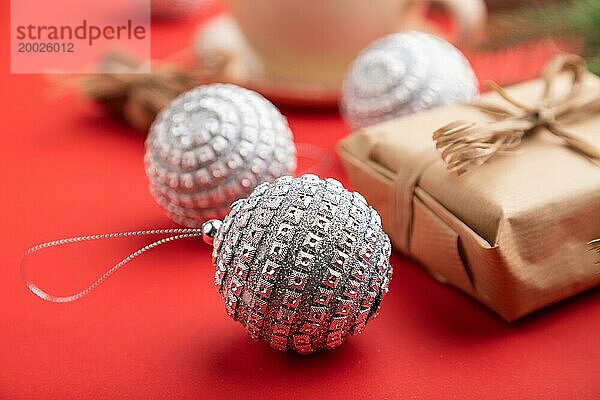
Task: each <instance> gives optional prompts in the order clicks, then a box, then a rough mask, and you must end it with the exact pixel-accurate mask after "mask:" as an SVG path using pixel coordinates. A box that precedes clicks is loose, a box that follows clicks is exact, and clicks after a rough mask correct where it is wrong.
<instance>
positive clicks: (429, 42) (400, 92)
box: [340, 32, 478, 129]
mask: <svg viewBox="0 0 600 400" xmlns="http://www.w3.org/2000/svg"><path fill="white" fill-rule="evenodd" d="M477 93H478V84H477V78H476V76H475V74H474V72H473V70H472V68H471V66H470V64H469V62H468V61H467V59H466V58H465V57H464V55H463V54H462V53H461V52H460V51H459V50H458V49H456V48H455V47H454V46H453V45H451V44H450V43H448V42H446V41H445V40H443V39H440V38H438V37H436V36H433V35H430V34H427V33H422V32H405V33H395V34H392V35H389V36H386V37H384V38H382V39H379V40H376V41H375V42H373V43H372V44H371V45H370V46H368V47H367V48H366V49H365V50H363V51H362V52H361V53H360V54H359V55H358V57H357V58H356V59H355V60H354V61H353V63H352V64H351V65H350V67H349V70H348V72H347V74H346V77H345V79H344V84H343V90H342V99H341V104H340V108H341V111H342V115H343V116H344V119H345V120H346V122H347V123H348V124H349V125H350V126H351V128H352V129H358V128H362V127H365V126H369V125H374V124H376V123H379V122H383V121H386V120H389V119H392V118H397V117H400V116H403V115H407V114H412V113H416V112H419V111H423V110H427V109H429V108H432V107H436V106H441V105H446V104H452V103H456V102H469V101H471V100H473V98H474V97H475V96H476V95H477Z"/></svg>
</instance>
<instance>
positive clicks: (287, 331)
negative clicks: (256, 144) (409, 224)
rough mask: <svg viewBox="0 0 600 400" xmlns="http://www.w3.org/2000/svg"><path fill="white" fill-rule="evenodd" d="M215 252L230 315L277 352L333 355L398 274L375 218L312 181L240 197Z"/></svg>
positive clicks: (339, 191) (268, 186)
mask: <svg viewBox="0 0 600 400" xmlns="http://www.w3.org/2000/svg"><path fill="white" fill-rule="evenodd" d="M212 223H213V222H209V223H208V224H212ZM208 231H212V229H207V230H206V231H205V232H208ZM213 246H214V247H213V262H214V263H215V265H216V275H215V285H216V287H217V289H218V290H219V292H220V294H221V295H222V296H223V299H224V300H225V307H226V310H227V313H228V314H229V315H230V316H231V317H233V319H235V320H237V321H239V322H240V323H242V325H244V326H245V328H246V330H247V331H248V332H249V333H250V336H251V337H252V338H254V339H257V340H264V341H267V342H269V343H270V345H271V347H273V348H275V349H277V350H295V351H297V352H298V353H302V354H307V353H311V352H313V351H315V350H318V349H322V348H326V349H333V348H335V347H337V346H339V345H340V344H341V343H342V342H343V341H344V340H345V339H346V337H348V335H353V334H357V333H360V332H361V331H362V329H363V328H364V326H365V324H366V323H367V322H368V321H369V319H371V318H373V317H374V316H376V315H377V311H378V309H379V305H380V303H381V300H382V298H383V296H384V295H385V294H386V293H387V291H388V283H389V281H390V279H391V276H392V267H391V266H390V263H389V257H390V252H391V246H390V241H389V239H388V237H387V235H386V234H385V233H384V232H383V230H382V228H381V221H380V218H379V215H378V214H377V212H376V211H375V210H374V209H373V208H371V207H369V205H368V204H367V203H366V201H365V199H364V198H363V197H362V196H361V195H360V194H358V193H352V192H349V191H347V190H346V189H344V187H343V186H342V185H341V184H340V183H339V182H338V181H336V180H334V179H326V180H321V179H319V178H318V177H316V176H314V175H303V176H302V177H300V178H292V177H289V176H286V177H282V178H279V179H277V180H275V182H273V183H265V184H262V185H260V186H258V187H257V188H256V189H255V190H254V191H253V192H252V194H251V195H250V196H249V197H248V198H246V199H242V200H238V201H236V202H235V203H234V204H233V206H232V210H231V212H230V213H229V215H227V217H226V218H225V220H224V221H223V225H222V226H221V227H220V228H219V229H218V232H217V234H216V238H215V240H214V243H213Z"/></svg>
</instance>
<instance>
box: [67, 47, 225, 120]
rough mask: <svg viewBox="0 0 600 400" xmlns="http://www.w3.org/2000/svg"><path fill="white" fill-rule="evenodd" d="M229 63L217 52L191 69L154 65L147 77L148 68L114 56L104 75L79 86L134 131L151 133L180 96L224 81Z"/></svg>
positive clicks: (107, 62) (106, 60)
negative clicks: (158, 117)
mask: <svg viewBox="0 0 600 400" xmlns="http://www.w3.org/2000/svg"><path fill="white" fill-rule="evenodd" d="M229 61H230V57H228V55H226V54H223V53H219V54H217V53H216V52H215V54H210V55H206V56H205V57H203V59H202V60H201V62H200V63H198V64H196V65H195V66H194V67H192V68H189V69H182V68H179V67H177V66H175V65H174V64H171V63H152V65H151V67H152V70H151V72H150V73H144V72H143V71H144V70H146V69H147V68H146V67H147V64H142V63H140V62H139V61H137V60H133V59H131V58H129V57H127V56H126V55H124V54H122V53H110V54H108V55H107V56H106V57H105V58H104V60H103V62H102V65H101V68H100V70H101V72H102V73H100V74H94V75H92V76H90V77H87V78H84V79H82V80H79V81H78V85H79V86H80V87H81V89H82V90H83V91H84V92H85V93H86V94H87V95H88V96H89V97H90V98H91V99H92V100H94V101H96V102H98V103H100V104H101V105H102V106H104V107H105V108H106V109H108V110H109V111H110V112H111V113H112V114H115V115H117V116H119V117H121V118H123V119H125V121H127V122H128V123H129V124H130V125H132V126H133V127H134V128H137V129H140V130H142V131H147V130H148V128H149V127H150V124H151V123H152V121H153V120H154V117H155V116H156V114H157V113H158V112H159V111H160V110H161V109H162V108H164V107H165V106H166V105H167V104H169V103H170V102H171V100H173V99H174V98H175V97H177V96H178V95H179V94H181V93H183V92H185V91H187V90H190V89H192V88H193V87H195V86H197V85H199V84H202V83H209V82H215V81H218V80H220V79H221V78H222V76H223V74H224V73H226V70H227V67H228V64H229Z"/></svg>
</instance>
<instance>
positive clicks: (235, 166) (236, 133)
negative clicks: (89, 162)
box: [145, 84, 296, 227]
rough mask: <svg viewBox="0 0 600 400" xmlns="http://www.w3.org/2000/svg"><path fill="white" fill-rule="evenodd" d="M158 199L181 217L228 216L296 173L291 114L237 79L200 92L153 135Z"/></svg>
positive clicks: (168, 111) (150, 152) (149, 156)
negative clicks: (261, 187)
mask: <svg viewBox="0 0 600 400" xmlns="http://www.w3.org/2000/svg"><path fill="white" fill-rule="evenodd" d="M145 164H146V173H147V175H148V178H149V180H150V189H151V192H152V194H153V196H154V198H155V199H156V201H157V202H158V203H159V204H160V205H161V206H162V207H163V208H164V209H165V210H166V212H167V214H168V215H169V216H170V217H171V218H172V219H173V220H174V221H176V222H178V223H180V224H183V225H186V226H191V227H196V226H200V225H201V224H202V223H203V222H205V221H206V220H208V219H211V218H222V217H223V216H225V214H227V212H228V211H229V207H230V205H231V203H232V202H233V201H235V200H237V199H239V198H242V197H245V196H247V195H248V194H249V193H250V192H251V191H252V190H253V189H254V188H255V187H256V186H257V185H258V184H260V183H262V182H270V181H273V180H274V179H275V178H277V177H279V176H283V175H289V174H291V173H292V172H293V171H294V169H295V167H296V148H295V145H294V142H293V137H292V132H291V131H290V129H289V127H288V125H287V121H286V119H285V117H283V116H282V115H281V113H280V112H279V110H277V108H276V107H275V106H274V105H273V104H271V103H270V102H269V101H268V100H266V99H265V98H264V97H262V96H261V95H259V94H258V93H255V92H253V91H251V90H248V89H244V88H241V87H238V86H235V85H230V84H211V85H204V86H199V87H197V88H195V89H192V90H190V91H188V92H186V93H184V94H182V95H181V96H179V97H177V98H176V99H175V100H173V101H172V102H171V104H169V106H167V107H166V108H165V109H163V110H162V111H161V112H160V113H159V114H158V116H157V117H156V120H155V121H154V122H153V124H152V126H151V128H150V132H149V134H148V138H147V139H146V156H145Z"/></svg>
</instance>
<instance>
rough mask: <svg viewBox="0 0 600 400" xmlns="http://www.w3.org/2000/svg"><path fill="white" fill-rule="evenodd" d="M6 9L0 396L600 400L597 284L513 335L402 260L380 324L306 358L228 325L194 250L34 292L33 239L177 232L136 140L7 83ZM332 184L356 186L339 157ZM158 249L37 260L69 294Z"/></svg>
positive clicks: (328, 139)
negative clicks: (23, 272)
mask: <svg viewBox="0 0 600 400" xmlns="http://www.w3.org/2000/svg"><path fill="white" fill-rule="evenodd" d="M1 1H2V3H1V4H2V18H1V20H0V26H1V27H2V28H1V29H2V37H1V40H0V44H1V46H2V47H1V48H0V53H1V54H2V56H1V60H2V62H1V65H0V68H1V70H0V90H1V93H2V98H1V100H0V102H1V103H0V104H2V108H1V111H0V112H1V114H0V115H1V117H2V118H1V120H0V126H1V135H0V146H1V157H0V174H1V175H0V187H1V188H2V189H1V201H2V216H1V217H0V221H2V223H1V227H2V228H1V230H0V246H1V252H0V253H1V257H2V258H1V259H0V273H1V276H0V399H11V400H13V399H14V400H17V399H113V398H119V399H196V398H228V399H231V398H235V399H240V400H241V399H253V398H273V399H276V398H289V399H313V398H328V399H346V398H390V399H394V398H405V399H412V398H418V399H439V398H457V399H480V398H487V399H524V398H546V399H558V398H560V399H567V398H568V399H594V398H600V380H599V376H600V347H599V346H598V343H599V342H598V340H599V339H598V332H599V331H600V292H599V291H598V290H593V291H590V292H588V293H585V294H583V295H580V296H577V297H576V298H574V299H571V300H568V301H566V302H563V303H561V304H559V305H556V306H553V307H550V308H548V309H546V310H544V311H542V312H538V313H536V314H534V315H531V316H529V317H527V318H524V319H522V320H521V321H518V322H516V323H513V324H508V323H505V322H503V321H502V320H500V319H499V318H498V317H496V316H495V315H494V314H493V313H491V312H489V311H488V310H486V309H485V308H483V307H482V306H480V305H479V304H478V303H476V302H474V301H472V300H470V299H469V298H467V297H466V296H464V295H462V294H461V293H460V292H458V291H456V290H454V289H452V288H450V287H447V286H443V285H441V284H439V283H437V282H435V281H434V280H433V279H431V278H430V277H429V276H428V275H426V274H425V273H424V272H422V271H421V270H420V269H419V268H418V266H417V265H415V264H414V263H413V262H411V261H408V260H406V259H404V258H402V257H401V256H399V255H397V254H395V255H394V256H393V258H392V263H393V265H394V266H395V274H394V279H393V281H392V284H391V292H390V294H389V296H388V297H387V298H386V300H385V302H384V303H383V308H382V312H381V314H380V317H379V318H378V319H376V320H374V321H372V322H371V323H370V324H369V327H368V328H367V329H366V331H365V334H363V335H362V336H359V337H356V338H350V339H349V340H348V341H347V342H346V343H345V344H344V345H343V346H342V347H340V348H339V349H338V350H336V351H332V352H322V353H318V354H315V355H312V356H308V357H300V356H296V355H293V354H285V353H279V352H276V351H273V350H271V349H270V348H269V347H268V346H267V345H265V344H262V343H256V342H253V341H251V340H250V339H249V338H248V337H247V336H246V334H245V332H244V331H243V330H242V329H241V327H240V326H239V325H238V324H237V323H235V322H233V321H231V320H230V319H229V318H228V317H227V316H226V314H225V311H224V307H223V304H222V301H221V299H220V298H219V295H218V294H217V293H216V291H215V290H214V287H213V284H212V277H213V267H212V265H211V264H210V260H209V249H208V248H207V246H205V245H203V244H202V243H198V241H193V240H190V241H187V242H181V243H175V244H171V245H168V246H165V247H163V248H160V249H157V250H154V251H152V252H151V253H150V254H146V255H144V256H143V257H141V258H140V259H138V260H136V261H135V263H133V264H131V265H130V266H128V267H127V268H126V269H124V270H123V271H121V272H119V273H118V274H117V275H115V276H114V277H113V278H112V279H110V280H109V281H108V282H106V284H105V285H103V286H102V287H101V288H100V289H99V290H97V291H96V292H94V293H93V294H92V295H90V296H88V297H86V298H84V299H83V300H81V301H78V302H75V303H71V304H51V303H46V302H43V301H41V300H40V299H38V298H36V297H34V296H33V295H32V294H31V293H29V292H28V291H27V290H26V289H25V287H24V285H23V282H22V281H21V278H20V276H19V273H18V261H19V258H20V254H21V253H22V252H23V250H24V249H25V248H27V247H29V246H30V245H32V244H34V243H37V242H40V241H46V240H51V239H55V238H59V237H65V236H71V235H77V234H90V233H97V232H110V231H119V230H136V229H143V228H154V227H165V226H174V225H173V224H172V223H171V222H169V220H168V219H167V218H166V217H165V216H164V215H163V213H162V211H161V210H160V208H159V207H158V206H157V205H155V203H154V202H153V200H152V198H151V196H150V195H149V193H148V190H147V187H146V185H147V183H146V177H145V175H144V168H143V163H142V156H143V152H144V148H143V137H142V135H141V134H139V133H136V132H133V131H132V130H130V129H128V128H127V127H125V126H123V125H121V124H119V123H117V122H114V121H112V120H111V119H109V118H107V117H106V116H105V115H104V114H103V113H102V111H101V110H99V109H98V108H96V107H95V106H93V105H91V104H89V103H88V102H86V101H84V100H83V99H81V98H80V97H79V96H73V95H68V94H64V93H62V94H61V93H60V92H59V91H57V87H56V85H53V84H51V83H49V81H48V79H47V78H46V77H44V76H40V75H10V74H9V62H8V57H7V54H8V51H9V50H8V43H9V40H8V27H9V21H8V5H7V0H1ZM197 23H198V21H194V20H192V21H186V22H183V23H180V24H173V23H171V24H167V23H162V24H154V26H153V37H152V46H153V55H154V57H155V58H161V57H165V56H166V55H168V54H171V53H173V52H174V51H176V50H178V49H180V48H181V47H183V46H187V45H191V42H192V33H193V32H194V30H195V29H196V26H197ZM486 62H487V65H486V66H485V68H483V62H480V63H479V64H478V61H477V60H475V61H474V64H475V67H476V69H477V72H478V74H479V76H480V77H489V76H494V73H495V72H494V71H495V70H494V68H503V65H498V64H494V63H490V62H488V61H486ZM506 62H507V63H508V64H510V63H511V62H512V61H511V60H510V59H509V58H508V57H507V59H506ZM508 64H507V65H508ZM536 69H539V65H538V66H536V65H530V66H529V67H528V69H527V71H523V74H527V75H529V74H534V73H536V72H537V70H536ZM284 112H285V113H286V114H287V115H288V117H289V121H290V125H291V127H292V129H293V131H294V132H295V135H296V138H297V140H298V141H301V142H313V143H316V144H318V145H320V146H322V147H324V148H327V149H329V151H330V152H331V155H332V156H334V150H333V149H334V145H335V143H336V142H337V141H338V140H339V139H340V138H341V137H343V136H344V135H346V134H347V133H348V129H347V127H346V126H345V125H344V124H343V122H342V121H341V120H340V118H339V117H338V116H337V115H336V114H335V113H333V112H326V113H302V112H299V111H292V110H284ZM306 167H309V165H308V163H307V162H301V168H306ZM326 175H329V176H334V177H337V178H339V179H341V180H342V181H343V182H346V183H347V178H346V177H345V174H344V172H343V171H342V169H341V167H340V164H339V162H337V161H336V164H335V166H334V167H333V168H331V169H330V170H329V171H327V173H326ZM145 242H146V241H145V239H143V238H142V239H139V238H137V239H130V240H117V241H109V242H103V243H93V244H90V245H88V246H85V247H83V246H80V247H76V248H70V249H69V248H67V250H66V251H62V250H57V251H50V252H48V253H42V255H40V257H38V258H36V259H35V262H34V263H32V265H31V275H32V277H33V278H34V279H36V280H37V281H38V282H40V283H41V284H43V286H44V287H47V288H48V289H50V290H52V291H53V292H58V293H66V292H70V291H73V290H75V289H80V288H81V287H82V286H83V285H85V284H86V283H87V282H89V281H90V280H91V279H92V278H95V277H96V276H97V275H98V274H99V273H101V272H102V271H103V270H104V269H105V268H106V266H107V265H109V264H110V263H112V262H115V261H117V260H118V259H120V257H122V256H124V255H126V254H128V253H129V252H130V251H131V250H134V249H136V248H137V247H140V246H141V245H142V244H143V243H145Z"/></svg>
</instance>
